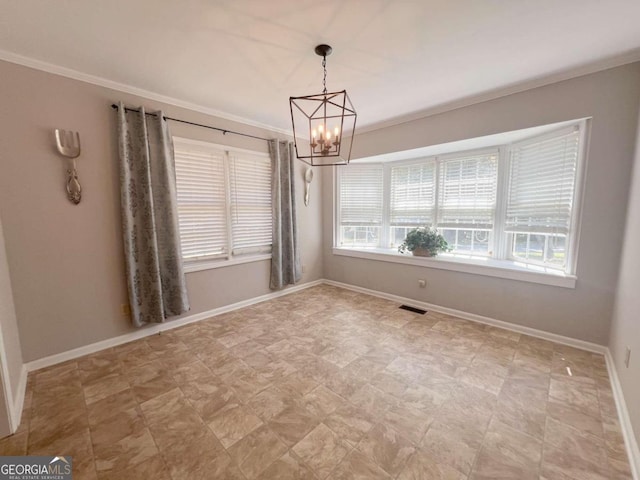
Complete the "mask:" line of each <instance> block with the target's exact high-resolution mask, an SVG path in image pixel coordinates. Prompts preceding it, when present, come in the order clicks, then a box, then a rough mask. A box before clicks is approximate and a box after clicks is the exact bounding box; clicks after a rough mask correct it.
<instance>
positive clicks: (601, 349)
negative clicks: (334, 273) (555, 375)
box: [324, 280, 607, 355]
mask: <svg viewBox="0 0 640 480" xmlns="http://www.w3.org/2000/svg"><path fill="white" fill-rule="evenodd" d="M324 283H325V284H327V285H333V286H335V287H341V288H345V289H347V290H353V291H354V292H360V293H366V294H368V295H373V296H374V297H380V298H385V299H387V300H391V301H394V302H398V303H403V304H407V305H411V306H414V307H419V308H422V309H424V310H432V311H434V312H438V313H444V314H447V315H452V316H454V317H459V318H463V319H465V320H470V321H472V322H478V323H483V324H485V325H491V326H493V327H499V328H503V329H505V330H510V331H512V332H517V333H523V334H525V335H530V336H532V337H537V338H542V339H544V340H549V341H550V342H556V343H561V344H563V345H569V346H571V347H575V348H579V349H581V350H587V351H589V352H594V353H601V354H603V355H604V354H605V352H606V351H607V347H605V346H604V345H598V344H597V343H591V342H585V341H584V340H578V339H576V338H571V337H565V336H564V335H558V334H556V333H550V332H545V331H544V330H538V329H536V328H530V327H525V326H522V325H517V324H515V323H509V322H504V321H502V320H496V319H495V318H490V317H483V316H482V315H476V314H475V313H469V312H464V311H462V310H456V309H454V308H448V307H441V306H439V305H434V304H431V303H426V302H421V301H419V300H414V299H412V298H406V297H400V296H398V295H393V294H391V293H386V292H380V291H378V290H371V289H369V288H364V287H357V286H355V285H350V284H348V283H342V282H336V281H334V280H325V281H324Z"/></svg>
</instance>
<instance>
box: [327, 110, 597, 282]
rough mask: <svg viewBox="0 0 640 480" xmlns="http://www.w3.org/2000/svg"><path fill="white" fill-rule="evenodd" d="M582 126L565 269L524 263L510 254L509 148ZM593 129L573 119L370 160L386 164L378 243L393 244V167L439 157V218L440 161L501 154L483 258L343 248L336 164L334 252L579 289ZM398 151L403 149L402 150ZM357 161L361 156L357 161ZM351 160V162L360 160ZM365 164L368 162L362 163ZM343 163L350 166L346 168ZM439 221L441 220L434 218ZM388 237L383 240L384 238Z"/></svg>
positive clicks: (384, 167) (366, 248) (384, 249)
mask: <svg viewBox="0 0 640 480" xmlns="http://www.w3.org/2000/svg"><path fill="white" fill-rule="evenodd" d="M575 128H578V131H579V146H578V153H577V160H576V176H575V183H574V197H573V204H572V211H571V217H570V226H569V231H568V233H567V239H566V245H567V247H566V248H567V259H566V265H565V267H564V269H558V268H553V267H552V266H550V265H548V264H546V265H545V264H541V263H538V262H534V261H528V262H525V261H523V260H522V259H519V258H514V257H512V256H511V245H512V242H513V238H514V234H513V233H507V232H505V214H506V208H507V201H508V188H509V174H510V172H509V167H510V154H511V148H512V146H514V145H522V144H525V142H526V143H529V142H531V143H534V142H536V141H540V140H542V139H544V138H550V137H553V136H557V135H560V134H561V132H563V131H566V130H567V129H575ZM589 128H590V121H589V119H581V120H576V121H573V122H567V124H565V125H563V126H562V127H559V128H556V129H554V130H552V131H549V132H545V133H543V134H538V135H533V136H531V137H529V138H526V139H523V140H520V141H513V142H508V143H507V142H504V143H498V144H495V145H492V146H488V147H482V148H476V149H466V150H465V149H460V150H456V151H447V152H446V153H441V154H437V155H416V157H414V158H404V159H402V160H393V159H389V156H390V155H391V156H392V155H393V154H386V155H385V157H386V159H385V161H379V162H375V161H372V162H370V163H381V164H382V165H383V195H384V198H383V212H384V213H383V224H382V234H381V236H380V245H390V243H389V240H390V236H391V225H390V212H389V209H390V182H391V175H390V171H391V167H392V166H396V165H398V166H400V165H412V164H418V163H421V161H425V160H429V159H433V160H435V162H436V185H435V194H436V205H435V212H436V213H435V218H434V220H435V222H437V221H438V218H437V209H438V203H437V202H438V196H437V195H438V188H439V174H440V164H441V162H442V161H446V159H449V158H456V157H457V158H459V157H462V156H471V155H474V154H482V153H485V154H486V153H489V152H494V153H495V152H496V151H497V155H498V164H497V179H496V205H495V209H494V223H493V230H492V237H493V239H492V241H493V245H492V246H491V245H490V246H489V250H491V247H493V255H491V256H488V257H484V258H482V257H481V256H480V255H473V254H464V253H455V254H450V253H445V254H440V255H439V256H437V257H430V258H420V257H412V256H408V255H403V254H400V253H398V252H397V246H394V247H386V248H385V247H382V246H378V247H374V248H371V247H344V246H341V245H340V232H339V230H340V226H341V224H340V218H339V210H340V198H339V190H338V189H337V188H335V186H336V185H338V182H339V178H340V175H339V173H338V168H334V169H333V170H334V172H333V175H334V182H333V185H334V191H333V199H334V206H335V208H334V212H333V213H334V218H333V229H334V232H333V250H332V251H333V253H334V254H335V255H341V256H349V257H356V258H367V259H374V260H380V261H387V262H393V263H401V264H410V265H421V266H428V267H431V268H438V269H444V270H453V271H460V272H465V273H472V274H479V275H486V276H491V277H499V278H508V279H514V280H522V281H528V282H533V283H541V284H546V285H553V286H560V287H566V288H575V283H576V280H577V276H576V268H577V258H578V247H579V243H580V242H579V237H580V223H581V216H582V207H583V190H584V183H585V180H586V169H587V151H588V145H587V142H588V129H589ZM398 153H400V152H398ZM356 162H357V161H356ZM356 162H352V163H356ZM363 163H364V162H363ZM342 168H349V167H348V166H347V167H342ZM435 224H436V225H437V223H435ZM383 242H384V243H383Z"/></svg>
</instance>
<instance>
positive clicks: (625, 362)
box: [624, 347, 631, 368]
mask: <svg viewBox="0 0 640 480" xmlns="http://www.w3.org/2000/svg"><path fill="white" fill-rule="evenodd" d="M629 360H631V349H630V348H629V347H627V352H626V353H625V355H624V366H625V367H627V368H629Z"/></svg>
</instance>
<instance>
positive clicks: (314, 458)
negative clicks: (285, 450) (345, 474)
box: [292, 423, 352, 479]
mask: <svg viewBox="0 0 640 480" xmlns="http://www.w3.org/2000/svg"><path fill="white" fill-rule="evenodd" d="M351 449H352V447H351V446H350V445H349V444H348V443H346V442H344V441H342V440H341V439H340V437H339V436H338V435H337V434H336V433H335V432H333V431H332V430H331V429H330V428H329V427H327V426H326V425H325V424H324V423H321V424H320V425H318V426H317V427H316V428H314V429H313V430H312V431H311V432H310V433H309V434H308V435H307V436H306V437H304V438H303V439H302V440H300V442H298V443H297V444H296V445H295V446H294V447H293V448H292V451H293V452H294V453H295V454H296V456H297V457H298V458H300V459H301V460H302V461H303V462H304V463H305V464H306V465H308V466H309V467H310V468H311V469H312V470H313V472H314V473H315V474H316V476H317V477H318V478H320V479H324V478H327V477H328V476H329V474H330V473H331V471H332V470H333V469H334V468H335V467H336V466H337V465H338V464H339V463H340V461H341V460H342V459H343V458H344V457H345V456H346V455H347V453H349V451H351Z"/></svg>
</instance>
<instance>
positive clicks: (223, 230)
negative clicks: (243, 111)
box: [174, 138, 271, 263]
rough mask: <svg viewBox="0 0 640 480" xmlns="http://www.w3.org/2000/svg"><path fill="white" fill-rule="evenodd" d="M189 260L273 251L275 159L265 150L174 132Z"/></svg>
mask: <svg viewBox="0 0 640 480" xmlns="http://www.w3.org/2000/svg"><path fill="white" fill-rule="evenodd" d="M174 150H175V168H176V185H177V197H178V219H179V225H180V241H181V244H182V256H183V259H184V261H185V263H195V262H198V263H202V262H209V261H213V260H215V261H218V262H221V261H222V262H224V260H227V261H231V260H232V259H238V258H242V257H244V258H245V259H246V258H248V257H250V256H251V255H254V256H255V255H259V254H268V253H269V252H271V162H270V160H269V157H268V155H267V154H266V153H265V154H263V153H259V152H250V151H246V150H239V149H231V148H228V147H224V146H221V145H214V144H210V143H205V142H197V141H194V140H187V139H182V138H174Z"/></svg>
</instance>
